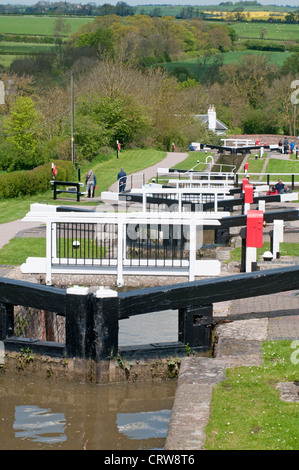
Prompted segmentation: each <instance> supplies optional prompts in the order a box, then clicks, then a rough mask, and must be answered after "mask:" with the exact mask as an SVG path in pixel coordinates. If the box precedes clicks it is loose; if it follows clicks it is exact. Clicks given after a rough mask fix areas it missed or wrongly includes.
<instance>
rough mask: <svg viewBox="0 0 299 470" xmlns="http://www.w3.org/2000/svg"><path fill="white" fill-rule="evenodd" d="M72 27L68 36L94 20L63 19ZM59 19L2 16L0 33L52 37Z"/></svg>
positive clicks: (50, 17)
mask: <svg viewBox="0 0 299 470" xmlns="http://www.w3.org/2000/svg"><path fill="white" fill-rule="evenodd" d="M63 19H65V20H66V21H67V23H68V24H69V25H70V28H71V30H70V32H69V33H68V34H71V33H74V32H76V31H78V29H80V28H81V26H83V25H84V24H86V23H88V22H90V21H93V20H94V18H87V17H84V18H71V17H63ZM56 20H57V17H53V16H29V15H24V16H4V15H3V16H0V33H6V34H8V33H10V34H30V35H41V36H47V35H48V36H52V35H53V26H54V23H55V21H56Z"/></svg>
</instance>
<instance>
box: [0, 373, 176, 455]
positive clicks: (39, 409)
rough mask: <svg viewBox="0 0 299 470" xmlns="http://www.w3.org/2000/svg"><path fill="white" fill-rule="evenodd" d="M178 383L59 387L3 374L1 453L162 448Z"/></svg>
mask: <svg viewBox="0 0 299 470" xmlns="http://www.w3.org/2000/svg"><path fill="white" fill-rule="evenodd" d="M175 389H176V381H175V380H169V381H159V382H149V383H147V382H143V383H134V384H132V383H131V384H129V383H125V384H113V385H111V384H109V385H92V384H79V383H77V384H75V383H57V382H55V381H52V380H51V379H40V378H39V379H35V378H32V376H30V377H29V376H28V377H26V376H20V375H18V374H16V375H15V376H14V377H11V376H8V374H6V373H5V372H2V373H0V450H39V449H43V450H45V449H46V450H47V449H53V450H58V449H61V450H84V449H86V450H120V451H121V450H152V449H163V447H164V444H165V438H166V434H167V428H168V423H169V418H170V412H171V408H172V405H173V401H174V395H175Z"/></svg>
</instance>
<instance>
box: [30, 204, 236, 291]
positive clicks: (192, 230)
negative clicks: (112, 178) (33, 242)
mask: <svg viewBox="0 0 299 470" xmlns="http://www.w3.org/2000/svg"><path fill="white" fill-rule="evenodd" d="M227 215H228V213H227V212H219V213H203V212H196V213H194V212H193V213H190V212H189V213H188V212H186V213H178V212H169V211H166V212H160V213H158V212H155V213H142V212H135V213H119V212H114V213H112V212H111V213H104V212H57V211H56V206H48V205H44V204H32V205H31V210H30V212H29V213H28V214H27V215H26V216H25V218H24V219H23V220H24V221H35V222H38V223H45V224H46V247H47V248H46V258H28V259H27V261H26V263H24V264H23V265H22V266H21V269H22V271H23V272H27V273H29V272H30V273H34V272H38V273H45V275H46V283H47V284H48V285H51V284H52V276H53V274H76V275H78V274H82V275H83V274H88V275H90V274H97V275H99V274H102V275H106V274H113V275H115V276H116V278H117V284H118V285H122V284H123V282H124V275H156V276H157V275H164V276H165V275H169V276H177V275H185V276H188V279H189V280H190V281H191V280H194V278H195V276H216V275H219V274H220V262H219V261H218V260H201V259H199V260H198V259H197V256H196V253H197V250H198V249H199V248H200V246H201V245H202V235H203V225H205V226H206V225H212V226H217V225H220V222H219V220H218V219H219V218H220V217H225V216H227ZM61 223H62V224H74V226H80V224H94V225H97V224H101V226H103V225H105V224H110V225H113V224H114V225H115V230H116V234H117V236H116V237H115V238H114V242H115V243H116V249H115V250H116V253H117V254H116V255H115V257H113V259H112V261H111V262H109V263H108V260H106V262H105V260H102V259H99V258H98V259H91V258H87V257H85V256H83V255H82V254H80V255H72V256H67V257H65V256H64V257H62V258H61V257H59V256H58V247H57V240H58V238H57V230H58V225H59V224H61ZM178 227H181V228H180V229H179V230H178ZM142 229H143V232H142V231H141V230H142ZM157 230H158V232H159V233H158V234H157ZM170 232H171V233H172V238H173V233H178V234H179V233H181V232H183V234H184V252H187V256H184V258H183V259H180V260H179V259H178V260H176V259H174V260H173V262H172V261H170V260H169V259H166V260H163V259H159V260H156V259H147V258H146V257H145V256H141V261H142V260H143V261H142V262H140V260H136V259H135V261H134V260H132V259H131V258H130V257H128V253H129V251H128V249H127V245H128V243H129V241H130V240H132V239H133V240H134V238H135V237H139V238H138V239H143V237H145V236H146V237H151V236H153V237H154V242H155V243H156V242H157V239H158V242H159V243H160V244H162V245H163V241H166V240H167V237H168V236H169V233H170ZM145 234H146V235H145ZM65 237H67V235H65ZM157 237H158V238H157ZM177 237H178V239H179V235H177ZM70 241H71V242H72V244H74V238H71V240H70ZM70 241H69V240H68V239H67V240H64V242H65V243H67V244H68V243H70ZM77 242H78V241H77ZM80 242H81V243H84V244H85V243H89V240H88V241H87V240H86V235H84V238H83V239H81V240H80ZM80 242H79V243H80ZM146 260H147V262H146ZM157 261H158V262H157Z"/></svg>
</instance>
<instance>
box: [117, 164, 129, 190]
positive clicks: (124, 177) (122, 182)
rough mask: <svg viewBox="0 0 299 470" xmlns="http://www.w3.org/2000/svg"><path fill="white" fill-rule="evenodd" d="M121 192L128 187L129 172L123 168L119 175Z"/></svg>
mask: <svg viewBox="0 0 299 470" xmlns="http://www.w3.org/2000/svg"><path fill="white" fill-rule="evenodd" d="M117 179H118V187H119V192H120V193H122V192H123V191H124V190H125V189H126V183H127V173H126V172H125V171H124V169H123V168H122V169H121V170H120V172H119V173H118V175H117Z"/></svg>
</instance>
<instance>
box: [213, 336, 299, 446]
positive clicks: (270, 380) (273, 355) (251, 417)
mask: <svg viewBox="0 0 299 470" xmlns="http://www.w3.org/2000/svg"><path fill="white" fill-rule="evenodd" d="M294 346H295V347H296V345H295V342H291V341H269V342H265V343H264V344H263V354H264V363H263V364H262V365H261V366H255V367H237V368H233V369H228V370H227V379H226V380H225V381H224V382H222V383H220V384H218V385H217V386H216V387H215V388H214V389H213V396H212V403H211V416H210V421H209V423H208V425H207V427H206V436H207V437H206V443H205V447H206V449H207V450H216V449H219V450H220V449H221V450H276V449H277V450H298V449H299V436H298V419H299V405H298V403H287V402H283V401H282V400H281V399H280V394H279V391H278V390H277V388H276V387H275V385H276V383H278V382H297V381H299V366H298V362H299V361H298V359H297V357H296V356H297V355H298V351H297V352H296V351H294ZM297 349H298V346H297Z"/></svg>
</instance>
